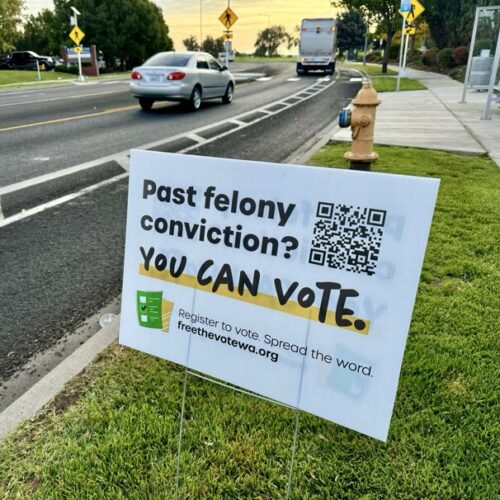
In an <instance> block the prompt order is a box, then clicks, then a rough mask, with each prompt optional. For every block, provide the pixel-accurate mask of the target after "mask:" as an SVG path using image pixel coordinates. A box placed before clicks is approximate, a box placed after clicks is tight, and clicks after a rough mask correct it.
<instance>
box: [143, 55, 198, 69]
mask: <svg viewBox="0 0 500 500" xmlns="http://www.w3.org/2000/svg"><path fill="white" fill-rule="evenodd" d="M189 59H191V56H190V55H186V54H156V55H154V56H153V57H150V58H149V59H148V60H147V61H146V62H145V63H144V64H143V66H174V67H177V68H180V67H182V66H187V63H188V61H189Z"/></svg>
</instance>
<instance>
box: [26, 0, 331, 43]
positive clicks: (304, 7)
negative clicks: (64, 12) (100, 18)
mask: <svg viewBox="0 0 500 500" xmlns="http://www.w3.org/2000/svg"><path fill="white" fill-rule="evenodd" d="M155 3H156V4H157V5H158V6H160V7H161V8H162V10H163V15H164V16H165V21H166V23H167V25H168V26H169V28H170V36H171V37H172V38H173V40H174V43H175V48H176V49H178V50H182V49H183V48H184V46H183V44H182V40H183V39H184V38H186V37H188V36H189V35H191V34H192V35H195V36H196V37H197V38H199V36H200V0H155ZM201 4H202V31H203V38H205V37H206V36H207V35H212V36H220V35H221V34H222V30H223V29H224V28H223V26H222V24H220V22H219V20H218V17H219V16H220V14H221V13H222V12H223V11H224V10H225V8H226V7H227V0H201ZM25 5H26V11H27V13H29V14H33V13H37V12H38V11H40V10H41V9H43V8H50V9H52V8H53V3H52V0H26V2H25ZM231 8H232V9H233V10H234V12H235V13H236V15H237V16H238V21H237V22H236V24H235V25H234V26H233V31H234V40H233V46H234V48H235V49H236V50H238V51H240V52H248V53H251V52H253V51H254V43H255V39H256V36H257V33H258V32H259V31H260V30H263V29H265V28H267V26H268V24H269V25H271V26H272V25H273V24H283V25H284V26H285V27H286V29H287V30H288V31H290V32H293V30H294V27H295V26H297V25H298V24H300V21H301V20H302V19H303V18H304V17H335V15H336V11H335V10H334V9H333V8H332V7H331V6H330V1H329V0H231ZM68 17H69V13H68ZM82 29H83V30H84V31H85V27H84V26H82Z"/></svg>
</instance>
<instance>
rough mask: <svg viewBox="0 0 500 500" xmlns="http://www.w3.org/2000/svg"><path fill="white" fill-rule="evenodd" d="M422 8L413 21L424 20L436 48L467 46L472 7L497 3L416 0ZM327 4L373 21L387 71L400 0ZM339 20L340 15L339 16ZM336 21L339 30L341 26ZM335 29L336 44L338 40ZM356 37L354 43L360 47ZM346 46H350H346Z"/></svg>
mask: <svg viewBox="0 0 500 500" xmlns="http://www.w3.org/2000/svg"><path fill="white" fill-rule="evenodd" d="M420 2H421V3H422V4H423V5H424V7H425V11H424V12H423V14H422V15H421V16H420V17H419V18H418V19H417V23H422V22H424V23H426V24H427V26H428V27H429V31H430V36H431V39H432V42H433V44H434V45H435V47H436V48H437V49H444V48H447V47H448V48H450V50H451V49H453V48H459V47H462V46H465V47H466V46H468V45H469V43H470V41H471V40H470V39H471V35H472V27H473V23H474V16H475V12H476V7H484V6H489V5H498V0H420ZM330 3H331V5H332V6H333V7H337V8H340V9H343V10H344V11H346V12H347V13H352V12H357V13H359V14H361V16H362V18H363V20H364V22H365V23H366V25H375V26H376V27H377V33H378V34H380V35H382V36H383V37H384V39H385V45H384V56H383V61H382V71H383V72H386V71H387V64H388V62H389V59H390V56H391V52H392V51H391V47H392V44H393V41H394V39H395V37H396V35H399V36H400V34H401V24H402V17H401V15H400V14H399V8H400V5H401V0H331V1H330ZM341 21H342V18H341ZM341 24H342V23H340V24H339V30H340V29H341ZM342 41H343V40H342V38H341V32H340V31H339V44H341V43H342ZM360 43H361V42H360V41H359V39H358V46H357V47H356V48H358V47H360V46H361V45H360ZM347 48H350V47H347Z"/></svg>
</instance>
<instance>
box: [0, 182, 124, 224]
mask: <svg viewBox="0 0 500 500" xmlns="http://www.w3.org/2000/svg"><path fill="white" fill-rule="evenodd" d="M127 176H128V173H123V174H119V175H117V176H115V177H111V178H110V179H106V180H104V181H101V182H98V183H97V184H93V185H92V186H88V187H86V188H84V189H81V190H80V191H77V192H76V193H71V194H67V195H65V196H61V197H60V198H56V199H55V200H51V201H48V202H47V203H43V204H42V205H38V206H37V207H34V208H30V209H28V210H25V211H24V212H20V213H18V214H16V215H13V216H12V217H7V218H5V219H3V220H1V221H0V227H5V226H8V225H9V224H12V223H14V222H19V221H20V220H23V219H25V218H26V217H31V216H32V215H35V214H38V213H40V212H43V211H45V210H47V209H49V208H53V207H57V206H58V205H62V204H63V203H67V202H68V201H71V200H74V199H75V198H79V197H80V196H82V195H84V194H87V193H91V192H92V191H95V190H96V189H99V188H100V187H103V186H106V185H108V184H113V183H114V182H117V181H119V180H121V179H124V178H125V177H127Z"/></svg>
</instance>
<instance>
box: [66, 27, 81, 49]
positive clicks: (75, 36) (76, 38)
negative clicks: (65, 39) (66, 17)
mask: <svg viewBox="0 0 500 500" xmlns="http://www.w3.org/2000/svg"><path fill="white" fill-rule="evenodd" d="M84 36H85V33H84V32H83V31H82V30H81V29H80V28H79V27H78V26H74V27H73V29H72V30H71V33H70V34H69V37H70V38H71V40H73V42H75V44H76V45H80V42H81V41H82V40H83V37H84Z"/></svg>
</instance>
